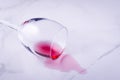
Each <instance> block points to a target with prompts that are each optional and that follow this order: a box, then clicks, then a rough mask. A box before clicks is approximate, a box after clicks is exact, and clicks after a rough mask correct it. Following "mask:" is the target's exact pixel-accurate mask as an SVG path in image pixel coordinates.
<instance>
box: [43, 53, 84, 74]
mask: <svg viewBox="0 0 120 80" xmlns="http://www.w3.org/2000/svg"><path fill="white" fill-rule="evenodd" d="M44 65H45V66H46V67H47V68H50V69H55V70H59V71H62V72H70V71H77V72H78V73H80V74H86V69H84V68H83V67H81V66H80V65H79V63H78V62H77V61H76V60H75V59H74V58H73V57H72V56H70V55H68V54H64V55H61V56H60V57H59V58H58V59H56V60H52V59H46V60H45V62H44Z"/></svg>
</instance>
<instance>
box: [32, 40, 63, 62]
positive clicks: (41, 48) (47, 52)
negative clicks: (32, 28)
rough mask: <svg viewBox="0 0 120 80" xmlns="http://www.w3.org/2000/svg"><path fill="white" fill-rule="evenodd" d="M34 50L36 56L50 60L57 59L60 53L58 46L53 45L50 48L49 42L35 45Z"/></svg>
mask: <svg viewBox="0 0 120 80" xmlns="http://www.w3.org/2000/svg"><path fill="white" fill-rule="evenodd" d="M34 50H35V52H36V53H37V54H38V55H41V56H44V57H48V58H52V59H53V60H55V59H57V58H58V57H59V56H60V55H61V53H62V52H60V47H59V46H58V45H55V44H54V45H53V46H52V47H51V43H50V42H39V43H37V44H36V45H35V47H34Z"/></svg>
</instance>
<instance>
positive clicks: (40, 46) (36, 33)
mask: <svg viewBox="0 0 120 80" xmlns="http://www.w3.org/2000/svg"><path fill="white" fill-rule="evenodd" d="M67 34H68V31H67V29H66V27H64V26H63V25H61V24H60V23H58V22H56V21H53V20H50V19H46V18H33V19H30V20H27V21H25V22H24V23H23V24H22V26H21V27H20V29H19V30H18V36H19V39H20V41H21V42H22V44H23V45H24V46H25V47H26V48H27V49H28V50H29V51H31V52H32V53H34V54H35V55H41V56H44V57H48V58H51V59H53V60H54V59H57V58H58V57H59V56H60V55H61V54H62V53H63V51H64V49H65V46H66V39H67Z"/></svg>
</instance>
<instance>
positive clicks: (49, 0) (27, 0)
mask: <svg viewBox="0 0 120 80" xmlns="http://www.w3.org/2000/svg"><path fill="white" fill-rule="evenodd" d="M119 4H120V1H119V0H97V1H95V0H0V19H3V20H6V21H9V22H11V23H13V24H17V25H18V26H19V25H20V24H21V23H22V22H23V21H25V20H28V19H30V18H34V17H45V18H49V19H53V20H56V21H58V22H60V23H62V24H63V25H65V26H66V27H67V28H68V30H69V38H68V45H67V47H66V52H67V53H69V54H70V55H71V56H72V57H73V58H75V60H76V61H77V62H78V63H79V64H80V65H81V66H82V67H85V68H88V67H89V66H90V65H92V64H93V63H94V62H96V60H97V59H99V58H100V60H99V61H97V63H95V65H92V67H90V68H88V73H87V74H85V75H81V74H78V73H77V72H74V71H73V72H60V71H57V70H53V69H49V68H46V67H45V66H44V65H43V63H42V62H40V61H38V60H37V59H36V57H35V56H33V55H32V54H30V52H28V51H27V50H26V49H24V47H23V46H22V45H21V44H20V42H19V40H18V39H17V32H15V31H13V30H11V29H9V28H6V27H4V26H1V25H0V51H1V52H0V54H1V56H0V63H2V64H4V65H6V67H5V68H4V67H3V66H1V67H0V71H1V72H0V75H1V76H0V80H8V79H9V80H26V79H29V80H40V79H42V80H93V79H95V80H104V79H108V80H114V79H115V80H119V79H120V76H119V74H120V64H118V63H119V61H120V58H119V57H120V55H119V53H120V48H119V47H118V46H117V45H119V44H120V38H119V34H120V31H119V30H120V5H119ZM111 51H112V52H111ZM103 56H105V57H103ZM7 65H9V66H7ZM6 68H7V69H6ZM6 70H10V71H13V72H14V71H16V73H15V74H14V73H13V74H12V73H9V74H8V72H7V71H6ZM17 72H18V73H17ZM19 72H20V73H19ZM51 73H52V75H51ZM53 76H55V77H53Z"/></svg>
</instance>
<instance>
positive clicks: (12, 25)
mask: <svg viewBox="0 0 120 80" xmlns="http://www.w3.org/2000/svg"><path fill="white" fill-rule="evenodd" d="M0 24H2V25H5V26H7V27H9V28H11V29H14V30H16V31H17V30H18V29H19V27H18V26H17V25H14V24H11V23H9V22H7V21H4V20H0Z"/></svg>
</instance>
